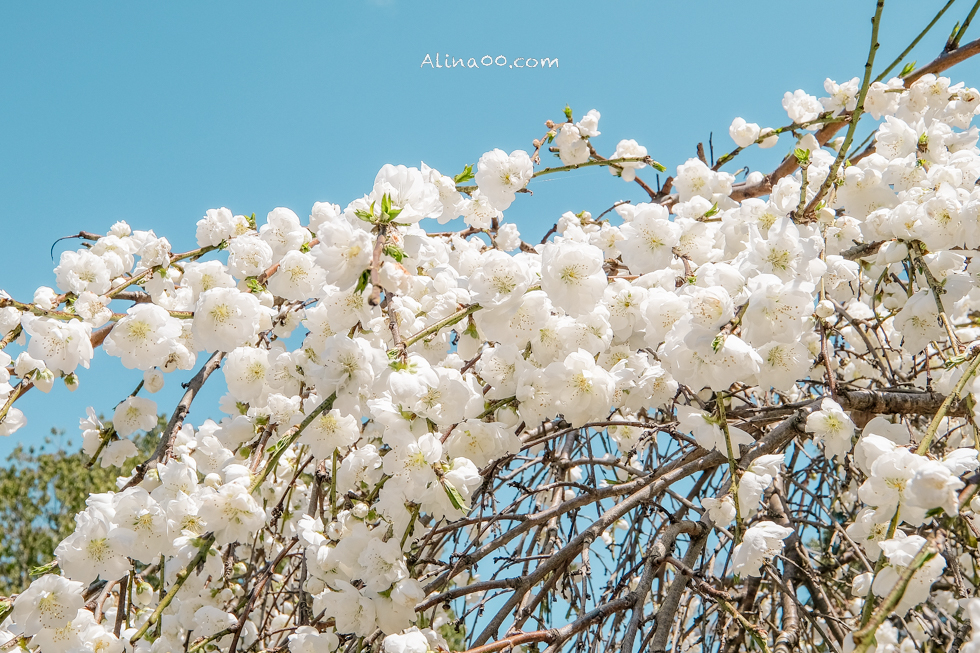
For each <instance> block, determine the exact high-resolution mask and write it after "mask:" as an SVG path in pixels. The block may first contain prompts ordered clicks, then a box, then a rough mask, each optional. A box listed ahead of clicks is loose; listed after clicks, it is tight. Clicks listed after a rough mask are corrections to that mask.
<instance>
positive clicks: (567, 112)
mask: <svg viewBox="0 0 980 653" xmlns="http://www.w3.org/2000/svg"><path fill="white" fill-rule="evenodd" d="M565 117H566V118H568V120H569V122H571V120H572V107H570V106H568V105H567V104H566V105H565Z"/></svg>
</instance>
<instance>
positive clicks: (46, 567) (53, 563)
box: [31, 560, 58, 576]
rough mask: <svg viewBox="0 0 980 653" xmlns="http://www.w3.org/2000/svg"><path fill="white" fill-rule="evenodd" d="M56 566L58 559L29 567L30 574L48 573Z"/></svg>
mask: <svg viewBox="0 0 980 653" xmlns="http://www.w3.org/2000/svg"><path fill="white" fill-rule="evenodd" d="M57 568H58V561H57V560H52V561H51V562H49V563H48V564H46V565H41V566H39V567H34V568H33V569H31V576H43V575H44V574H50V573H51V572H53V571H54V570H55V569H57Z"/></svg>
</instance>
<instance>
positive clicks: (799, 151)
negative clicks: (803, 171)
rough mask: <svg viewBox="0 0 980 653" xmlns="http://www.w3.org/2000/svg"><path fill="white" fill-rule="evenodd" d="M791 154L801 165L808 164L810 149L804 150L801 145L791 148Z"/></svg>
mask: <svg viewBox="0 0 980 653" xmlns="http://www.w3.org/2000/svg"><path fill="white" fill-rule="evenodd" d="M793 156H795V157H796V162H797V163H798V164H800V165H801V166H805V165H809V164H810V150H804V149H803V148H801V147H798V148H796V149H795V150H793Z"/></svg>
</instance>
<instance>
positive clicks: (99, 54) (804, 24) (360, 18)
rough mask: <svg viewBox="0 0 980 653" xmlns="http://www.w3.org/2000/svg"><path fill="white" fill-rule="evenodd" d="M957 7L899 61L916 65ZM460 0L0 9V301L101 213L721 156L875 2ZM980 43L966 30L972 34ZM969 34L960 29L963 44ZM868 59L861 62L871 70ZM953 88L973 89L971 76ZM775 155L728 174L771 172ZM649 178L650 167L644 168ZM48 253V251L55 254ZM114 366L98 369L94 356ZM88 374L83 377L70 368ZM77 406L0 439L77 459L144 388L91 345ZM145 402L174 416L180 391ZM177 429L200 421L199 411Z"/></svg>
mask: <svg viewBox="0 0 980 653" xmlns="http://www.w3.org/2000/svg"><path fill="white" fill-rule="evenodd" d="M942 4H943V2H940V1H939V0H928V1H927V0H888V1H887V2H886V6H885V11H884V19H883V24H882V31H881V43H882V48H881V50H880V54H879V62H880V63H881V64H882V65H884V64H885V63H886V62H889V61H891V59H893V58H894V57H895V56H896V55H897V54H898V53H899V52H900V51H901V50H902V49H903V48H904V47H905V45H907V44H908V43H909V42H910V41H911V39H912V38H914V36H915V35H916V34H917V33H918V32H919V30H920V29H921V27H922V26H924V25H925V24H926V23H927V22H928V20H929V19H930V18H931V17H932V16H933V15H934V14H935V12H936V11H937V10H938V8H939V7H940V6H942ZM970 4H971V3H969V2H968V0H959V1H958V2H957V3H956V4H955V5H954V6H953V8H952V9H951V10H950V11H949V12H948V13H947V14H946V16H945V17H944V18H943V20H942V22H941V23H940V24H939V25H938V26H937V28H936V29H935V32H934V33H933V34H931V35H930V37H929V38H927V39H926V40H925V41H924V42H923V43H922V44H921V45H920V46H919V48H918V49H917V50H916V51H915V52H914V53H913V55H912V56H911V57H910V59H912V58H914V59H918V61H919V62H920V63H925V62H927V61H930V60H931V59H932V58H934V56H935V55H936V54H937V53H938V52H939V51H940V50H941V47H942V44H943V43H944V42H945V38H946V36H947V35H948V33H949V31H950V29H951V27H952V24H953V23H954V22H955V21H956V20H960V19H962V17H963V16H965V15H966V13H967V11H968V10H969V7H970ZM815 7H817V5H816V4H814V3H799V2H790V1H788V0H778V1H777V0H753V1H748V0H747V1H744V2H723V1H716V2H708V1H705V0H690V1H687V2H669V3H668V2H662V1H653V2H632V1H629V2H628V1H609V2H584V1H580V0H567V1H566V2H562V3H545V2H537V1H536V0H525V1H524V2H514V1H503V2H493V3H458V2H445V1H441V0H440V1H430V2H424V3H418V2H408V1H406V0H375V1H372V2H364V1H362V0H351V1H350V2H343V3H341V2H336V3H327V2H304V1H299V0H294V1H291V2H288V3H269V2H262V3H258V2H241V1H239V2H207V3H197V2H176V1H175V2H167V3H145V2H140V3H135V2H100V3H91V2H78V3H67V2H47V3H13V2H8V3H3V4H2V5H0V243H2V245H3V256H2V257H0V288H4V289H5V290H7V291H8V292H10V293H11V294H13V295H14V296H15V297H18V298H22V299H24V300H27V301H29V299H30V297H31V295H32V293H33V290H34V288H36V287H37V286H38V285H52V286H53V285H54V276H53V274H52V273H51V270H52V268H53V264H52V262H51V258H50V256H49V253H48V252H49V248H50V247H51V244H52V242H53V241H54V240H55V239H56V238H58V237H59V236H64V235H68V234H71V233H77V232H78V231H79V230H80V229H85V230H88V231H95V232H101V233H104V232H105V230H106V229H107V228H108V227H109V226H110V225H111V224H112V223H113V222H115V221H116V220H126V221H128V222H129V223H130V224H131V225H132V226H133V227H134V228H138V229H151V228H152V229H154V230H155V231H156V232H157V234H158V235H165V236H167V237H168V238H169V239H170V241H171V243H172V244H173V246H174V249H175V251H183V250H186V249H190V248H192V247H194V246H195V243H194V225H195V223H196V221H197V220H198V219H199V218H200V217H201V216H202V215H203V214H204V212H205V211H206V210H207V209H208V208H213V207H219V206H227V207H229V208H231V209H232V210H233V211H234V212H236V213H245V214H248V213H252V212H255V213H256V215H257V216H259V217H260V218H262V217H264V216H265V214H266V213H267V212H268V211H269V210H271V209H272V208H274V207H276V206H287V207H290V208H292V209H293V210H294V211H296V213H297V214H299V215H300V216H301V217H305V216H307V215H309V210H310V207H311V206H312V205H313V203H314V202H316V201H331V202H336V203H339V204H341V205H345V204H347V202H349V201H350V200H352V199H354V198H356V197H359V196H361V195H362V194H364V193H365V192H368V191H369V190H370V188H371V185H372V182H373V179H374V175H375V174H376V172H377V170H378V169H379V168H380V167H381V166H382V165H383V164H385V163H396V164H397V163H402V164H406V165H410V166H411V165H415V166H417V165H418V164H419V162H420V161H425V162H426V163H427V164H429V165H431V166H433V167H436V168H438V169H439V170H441V171H443V172H444V173H446V174H450V175H453V174H455V173H456V172H458V171H460V170H461V169H462V167H463V165H464V164H466V163H474V162H476V160H477V159H478V158H479V157H480V155H481V154H482V153H483V152H485V151H487V150H489V149H491V148H494V147H500V148H502V149H505V150H507V151H510V150H513V149H517V148H523V149H527V150H530V149H531V141H532V139H534V138H537V137H540V136H541V135H542V134H543V133H544V131H545V130H544V127H543V122H544V121H545V120H546V119H548V118H552V119H554V120H561V116H562V113H561V110H562V108H563V107H564V106H565V104H566V103H569V104H570V105H571V106H572V108H573V109H574V111H575V118H576V119H578V118H579V117H580V116H581V115H582V114H584V113H585V112H586V111H588V110H589V109H593V108H595V109H598V110H599V111H600V112H601V113H602V120H601V121H600V125H599V126H600V129H601V131H602V136H600V137H598V138H597V139H595V140H594V143H595V145H596V147H597V148H598V150H599V151H600V152H602V153H606V154H608V153H611V152H612V150H613V149H614V148H615V146H616V143H617V142H618V141H619V140H620V139H622V138H635V139H636V140H637V141H639V142H640V143H641V144H643V145H645V146H646V147H647V148H648V150H649V151H650V153H651V155H652V156H654V157H655V158H656V159H658V160H659V161H661V162H663V163H664V164H666V165H667V167H668V172H672V171H673V170H674V168H675V167H676V165H677V164H678V163H682V162H684V161H685V160H686V159H687V158H688V157H691V156H694V155H695V147H696V144H697V142H698V141H704V142H705V145H706V146H707V139H708V134H709V132H712V131H713V132H714V134H715V139H714V141H715V146H716V147H715V151H716V154H720V153H721V152H723V151H726V150H728V149H730V148H731V147H732V143H731V141H730V139H729V138H728V135H727V131H728V125H729V124H730V123H731V121H732V119H733V118H734V117H736V116H743V117H744V118H746V119H747V120H749V121H750V122H757V123H759V124H761V125H763V126H766V125H769V126H778V125H781V124H785V123H786V122H787V119H786V114H785V112H784V111H783V110H782V108H781V106H780V101H781V98H782V95H783V93H784V92H785V91H787V90H789V91H792V90H794V89H797V88H803V89H805V90H807V91H808V92H810V93H813V94H815V95H818V96H819V95H822V94H823V87H822V84H823V80H824V78H825V77H832V78H835V79H837V80H838V81H844V80H846V79H850V78H851V77H854V76H860V75H861V74H862V70H863V65H864V61H865V58H866V56H867V48H868V42H869V36H870V16H871V15H872V14H873V11H874V2H873V1H872V0H860V1H857V0H849V1H840V0H837V1H824V2H821V3H819V8H815ZM978 27H980V26H978ZM977 36H980V29H978V28H976V27H975V28H974V29H973V30H971V33H970V34H969V35H968V36H967V40H969V39H971V38H976V37H977ZM437 52H438V53H440V56H441V57H444V56H445V55H446V54H447V53H449V54H451V55H453V56H455V57H457V58H459V57H463V58H467V59H468V58H470V57H474V58H476V59H478V60H479V59H480V58H481V57H483V56H484V55H490V56H493V57H497V56H501V55H502V56H505V57H507V58H508V60H509V61H513V60H514V59H515V58H516V57H525V58H527V57H535V58H541V57H556V58H558V59H559V62H560V63H559V66H558V68H557V69H555V68H551V69H541V68H538V69H534V70H530V69H524V70H518V69H512V68H507V67H502V68H497V67H493V68H489V69H487V68H480V69H476V70H474V69H463V68H456V69H441V70H435V69H432V68H430V67H428V66H425V67H424V68H423V67H421V63H422V61H423V59H424V57H425V55H426V54H429V55H430V56H431V57H432V58H434V57H435V55H436V53H437ZM882 65H879V66H878V69H879V70H880V69H881V67H882ZM952 77H953V78H954V81H955V80H964V81H966V82H967V83H968V84H969V85H972V86H980V62H975V61H974V62H968V63H966V64H961V65H960V66H958V67H957V68H955V69H954V70H953V71H952ZM791 147H792V143H791V142H790V141H789V140H788V139H784V140H783V141H782V142H780V144H779V145H778V146H777V147H776V148H775V149H773V150H768V151H766V152H763V153H760V154H756V155H752V156H749V157H747V158H746V160H745V163H748V164H749V165H752V166H753V167H754V168H759V169H763V170H767V169H771V168H772V167H773V166H774V165H775V164H776V162H777V161H778V159H779V158H781V156H782V155H783V154H785V153H786V151H788V149H789V148H791ZM641 176H643V177H645V178H646V179H647V181H649V182H651V183H653V182H654V178H653V175H652V174H651V173H650V171H649V170H647V173H646V174H645V175H642V174H641ZM531 188H532V190H533V191H534V196H533V197H529V196H526V195H522V196H520V197H519V198H518V201H517V202H515V204H514V206H513V207H512V208H511V209H510V210H509V211H508V213H507V219H508V220H510V221H513V222H516V223H517V224H518V226H519V227H520V229H521V231H522V232H523V233H524V234H525V239H527V240H532V239H533V240H537V239H540V237H541V235H542V234H543V233H544V232H545V231H546V230H547V229H548V228H549V227H550V226H551V225H552V224H554V222H555V221H556V219H557V218H558V216H560V215H561V213H562V212H564V211H567V210H572V211H581V210H590V211H592V212H593V213H598V212H600V211H602V210H604V209H606V208H608V207H609V206H610V205H611V204H612V203H613V202H614V201H616V200H619V199H632V200H633V201H634V202H636V201H642V199H643V195H642V191H641V190H640V189H639V188H638V187H637V186H636V185H635V184H626V183H624V182H622V181H620V180H618V179H615V178H613V177H612V176H610V175H609V174H608V172H606V171H605V170H602V169H590V170H585V171H578V172H576V173H569V174H563V175H556V176H555V177H546V178H543V179H541V180H537V181H535V182H534V184H533V185H532V187H531ZM73 246H74V245H73V244H72V243H71V242H63V243H60V244H59V245H58V247H57V248H56V250H55V255H56V256H57V255H58V254H59V253H60V251H62V250H63V249H64V248H65V247H73ZM106 363H108V365H107V364H106ZM83 372H84V370H83ZM81 376H82V386H81V388H80V389H79V390H78V391H77V392H76V393H74V394H69V393H68V392H67V391H66V390H65V389H64V388H63V387H56V389H55V390H54V391H53V393H52V395H51V396H47V397H45V396H43V395H41V394H40V393H38V392H37V391H32V392H31V393H30V394H29V395H28V396H26V397H25V398H24V400H23V401H21V402H19V403H18V406H20V407H21V408H22V409H23V410H24V411H25V413H26V414H27V416H28V419H29V425H28V426H27V427H26V428H24V429H22V430H21V431H20V432H18V433H17V434H16V435H15V436H13V437H12V438H9V439H7V440H4V441H2V442H0V455H3V454H5V453H6V452H8V451H9V450H10V449H11V448H12V446H13V443H14V442H16V441H22V442H30V443H36V442H40V440H41V439H42V438H43V437H44V435H45V434H47V433H48V431H49V429H50V428H51V427H53V426H54V427H59V428H64V429H66V430H67V431H68V434H69V435H70V436H74V441H75V443H76V444H77V443H78V441H79V440H78V437H77V433H78V431H77V430H76V429H77V420H78V418H79V417H80V416H82V415H84V410H85V406H87V405H94V406H96V408H97V410H99V411H103V412H111V409H112V407H113V406H114V405H115V403H116V402H117V401H118V400H119V399H121V398H122V397H123V396H124V395H125V394H126V393H128V392H130V391H131V390H132V388H133V387H135V385H136V383H137V382H138V380H139V378H140V374H139V373H137V372H134V371H130V370H125V369H124V368H122V367H121V365H119V364H118V362H117V361H116V360H111V359H108V358H107V357H106V356H105V355H104V354H102V353H101V352H100V353H98V354H97V356H96V359H95V360H94V361H93V370H92V371H90V372H88V373H83V374H82V375H81ZM189 376H190V373H183V374H181V375H174V376H170V377H168V381H169V382H168V387H167V389H166V390H165V391H164V392H162V393H160V394H159V395H156V396H155V397H154V398H155V399H158V400H159V401H160V407H161V410H168V411H169V410H170V409H171V408H172V405H173V403H174V402H175V401H176V397H177V396H179V392H180V388H179V382H180V381H183V380H186V378H187V377H189ZM203 399H204V403H201V405H200V406H196V407H195V409H194V410H193V411H192V414H191V417H190V419H191V421H192V422H193V423H195V424H199V423H200V422H201V421H202V420H203V419H204V418H205V417H207V416H208V415H210V414H214V413H216V412H217V409H216V403H215V399H216V395H214V396H211V397H207V396H206V397H204V398H203Z"/></svg>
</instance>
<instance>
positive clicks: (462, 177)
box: [453, 163, 473, 184]
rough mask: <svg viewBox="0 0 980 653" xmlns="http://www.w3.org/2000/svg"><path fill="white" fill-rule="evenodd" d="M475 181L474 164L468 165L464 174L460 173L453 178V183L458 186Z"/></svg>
mask: <svg viewBox="0 0 980 653" xmlns="http://www.w3.org/2000/svg"><path fill="white" fill-rule="evenodd" d="M471 179H473V164H472V163H467V164H466V167H465V168H463V172H461V173H459V174H458V175H456V176H455V177H453V181H455V182H456V183H457V184H465V183H466V182H468V181H469V180H471Z"/></svg>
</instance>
